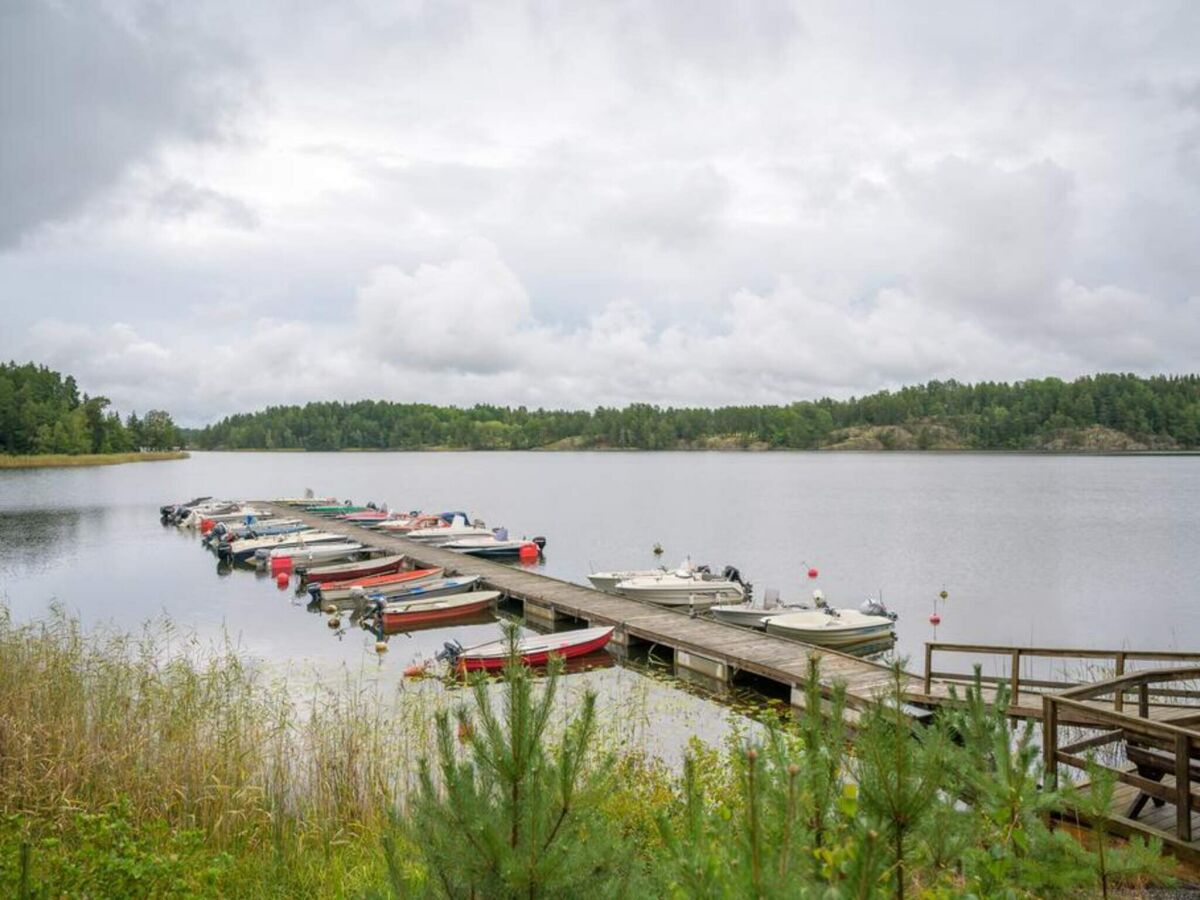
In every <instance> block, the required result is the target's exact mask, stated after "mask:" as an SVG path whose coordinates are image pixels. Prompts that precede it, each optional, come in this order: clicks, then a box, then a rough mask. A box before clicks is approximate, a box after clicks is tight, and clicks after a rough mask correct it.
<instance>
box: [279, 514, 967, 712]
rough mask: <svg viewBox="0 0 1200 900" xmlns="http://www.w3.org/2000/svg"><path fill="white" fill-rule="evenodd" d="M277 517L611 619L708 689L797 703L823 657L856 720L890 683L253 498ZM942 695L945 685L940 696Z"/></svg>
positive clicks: (537, 611) (831, 655)
mask: <svg viewBox="0 0 1200 900" xmlns="http://www.w3.org/2000/svg"><path fill="white" fill-rule="evenodd" d="M255 505H256V506H264V507H268V508H270V509H272V511H273V512H275V513H276V514H278V515H280V516H288V517H292V518H299V519H302V520H304V521H305V522H308V523H309V524H311V525H313V526H314V527H319V528H320V529H321V530H322V531H330V532H334V533H337V534H342V535H345V536H346V537H350V538H353V539H354V540H356V541H358V542H359V543H362V544H364V545H366V546H368V547H375V548H378V549H380V550H385V551H387V552H389V553H403V554H405V555H406V556H408V557H409V558H410V559H412V560H413V561H414V562H416V563H417V564H419V565H420V566H422V567H434V566H437V567H442V568H445V569H446V571H448V572H454V573H456V574H459V575H467V576H470V575H478V576H479V577H480V579H481V581H482V583H483V586H484V587H486V588H487V589H489V590H494V591H500V592H502V593H503V594H505V595H506V596H507V597H509V598H511V599H513V600H516V601H518V602H520V603H521V604H522V605H523V607H524V615H525V618H526V619H530V620H533V621H536V622H540V623H545V624H553V623H556V622H559V621H563V620H576V621H581V622H587V623H588V624H589V625H612V626H614V627H615V629H616V631H615V632H614V633H613V642H614V643H615V644H616V645H617V646H619V647H620V646H623V647H626V648H628V647H631V646H635V645H638V644H641V645H649V646H652V647H653V648H655V650H656V651H657V652H663V651H667V652H669V653H670V655H671V656H672V658H673V661H674V664H675V668H676V670H677V671H678V672H679V674H681V675H683V676H685V677H687V676H695V677H698V678H699V679H701V680H702V681H705V682H707V683H711V684H712V685H713V686H716V687H720V686H723V685H731V684H736V683H737V681H738V679H739V676H741V677H744V676H745V675H752V676H755V677H756V678H758V679H760V680H761V679H765V680H767V681H770V682H774V683H775V684H777V685H778V686H780V688H781V690H782V691H783V692H784V693H786V694H787V696H788V697H789V698H790V700H791V702H792V704H793V705H796V706H799V705H802V703H803V699H804V696H805V689H806V686H807V681H808V678H809V672H810V665H811V661H812V660H813V658H818V659H819V660H820V666H819V668H818V672H819V673H820V674H819V677H820V680H821V693H822V695H823V696H825V697H826V698H828V697H831V696H832V694H833V691H834V686H835V684H839V683H840V684H841V685H842V686H843V687H844V690H845V696H846V706H847V714H848V716H849V717H850V718H852V719H854V718H857V716H858V714H860V713H861V712H862V711H863V710H865V709H866V708H867V707H869V706H870V705H872V704H873V703H875V702H877V701H878V699H879V698H880V697H881V696H882V695H884V694H890V693H891V692H892V691H893V690H894V687H895V680H896V676H895V673H894V672H893V670H892V669H891V668H890V667H889V666H885V665H882V664H880V663H876V662H872V661H870V660H866V659H861V658H859V657H857V656H851V655H849V654H846V653H841V652H839V651H836V650H828V649H825V648H823V647H813V646H810V645H808V644H802V643H799V642H797V641H793V640H789V639H787V638H782V637H778V636H776V635H770V634H766V633H764V632H759V631H750V630H748V629H745V628H738V627H737V626H734V625H726V624H723V623H721V622H716V621H713V620H711V619H702V618H695V617H692V616H690V615H688V614H687V613H684V612H675V611H672V610H669V609H664V608H663V607H661V606H655V605H654V604H652V603H647V602H645V601H642V600H631V599H629V598H626V597H619V596H617V595H615V594H609V593H606V592H604V591H598V590H596V589H594V588H590V587H584V586H583V585H579V584H573V583H572V582H569V581H563V580H561V579H558V578H551V577H550V576H547V575H543V574H541V573H538V572H528V571H525V570H522V569H519V568H514V567H512V566H507V565H503V564H501V563H497V562H492V561H490V560H486V559H479V558H477V557H473V556H465V555H463V554H461V553H454V552H453V551H450V550H442V549H439V548H437V547H431V546H429V545H428V544H423V543H420V542H418V541H410V540H408V539H407V538H403V537H399V536H397V535H390V534H382V533H380V532H378V531H374V530H372V529H369V528H364V527H362V526H360V525H355V524H354V523H352V522H343V521H340V520H338V519H327V518H324V517H321V516H318V515H315V514H312V513H307V512H305V511H303V510H299V509H297V508H295V507H291V506H281V505H276V504H271V503H265V502H264V503H256V504H255ZM900 679H901V692H902V694H903V696H904V699H905V701H906V702H912V703H914V706H913V707H912V709H910V710H909V712H910V714H912V715H913V716H914V717H916V718H920V717H923V716H925V715H928V712H927V710H925V709H922V708H920V707H918V706H916V705H915V704H916V703H917V702H918V701H920V700H922V699H923V698H927V696H928V694H927V692H926V691H925V690H924V682H923V680H922V679H921V678H919V677H917V676H915V675H910V674H907V673H902V674H901V676H900ZM946 695H947V696H948V692H947V694H946Z"/></svg>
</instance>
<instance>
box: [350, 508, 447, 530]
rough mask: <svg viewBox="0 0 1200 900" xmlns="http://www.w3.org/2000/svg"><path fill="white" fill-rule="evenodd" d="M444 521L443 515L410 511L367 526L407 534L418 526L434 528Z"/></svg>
mask: <svg viewBox="0 0 1200 900" xmlns="http://www.w3.org/2000/svg"><path fill="white" fill-rule="evenodd" d="M440 521H442V518H441V516H433V515H428V514H422V513H416V512H414V513H408V514H407V515H401V516H397V517H396V518H394V519H384V520H382V521H379V522H369V523H367V526H366V527H367V528H374V529H375V530H377V531H388V532H399V533H401V534H407V533H408V532H410V531H415V530H416V529H418V528H434V527H436V526H437V524H438V523H439V522H440Z"/></svg>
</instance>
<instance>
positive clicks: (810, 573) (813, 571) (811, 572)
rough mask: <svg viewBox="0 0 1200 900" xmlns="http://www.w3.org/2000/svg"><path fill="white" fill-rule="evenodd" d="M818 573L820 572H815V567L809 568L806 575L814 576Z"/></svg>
mask: <svg viewBox="0 0 1200 900" xmlns="http://www.w3.org/2000/svg"><path fill="white" fill-rule="evenodd" d="M818 574H820V573H819V572H817V570H816V569H809V570H808V577H809V578H816V577H817V575H818Z"/></svg>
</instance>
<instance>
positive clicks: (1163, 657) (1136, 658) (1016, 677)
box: [924, 641, 1200, 712]
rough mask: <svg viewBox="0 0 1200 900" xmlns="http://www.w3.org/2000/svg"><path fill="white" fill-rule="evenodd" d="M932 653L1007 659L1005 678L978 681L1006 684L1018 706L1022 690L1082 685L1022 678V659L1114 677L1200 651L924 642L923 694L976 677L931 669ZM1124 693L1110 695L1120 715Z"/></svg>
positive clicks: (1188, 693)
mask: <svg viewBox="0 0 1200 900" xmlns="http://www.w3.org/2000/svg"><path fill="white" fill-rule="evenodd" d="M935 653H956V654H971V655H973V656H975V657H976V658H978V657H983V656H990V657H997V658H1000V659H1007V660H1008V666H1009V673H1008V675H1006V676H995V675H982V674H981V675H980V676H979V679H980V681H982V682H983V683H984V684H1003V683H1007V684H1008V686H1009V703H1010V705H1015V704H1016V703H1017V701H1018V700H1019V698H1020V694H1021V689H1022V688H1026V689H1029V688H1032V689H1034V690H1033V691H1032V692H1033V693H1045V692H1048V691H1054V692H1059V691H1068V690H1071V689H1072V688H1076V687H1079V686H1080V684H1081V682H1079V681H1064V680H1049V679H1044V678H1043V679H1038V678H1031V677H1022V675H1021V663H1022V661H1024V660H1030V659H1039V660H1050V659H1071V660H1078V661H1083V660H1098V661H1101V662H1102V663H1106V664H1107V665H1108V666H1110V667H1111V669H1112V672H1113V675H1114V676H1115V677H1117V678H1120V677H1121V676H1123V675H1125V674H1126V666H1127V664H1129V663H1132V662H1173V663H1185V662H1193V663H1194V662H1200V652H1198V653H1190V652H1182V651H1175V650H1092V649H1087V650H1084V649H1075V648H1066V647H1014V646H1007V645H998V644H956V643H950V642H947V641H927V642H926V643H925V680H924V690H925V694H926V695H929V694H930V693H931V691H932V689H933V682H934V680H935V679H938V680H941V681H957V682H971V681H974V679H975V677H976V676H975V673H974V672H950V671H938V670H936V669H934V667H933V657H934V654H935ZM1127 693H1129V691H1125V690H1116V691H1115V692H1114V693H1113V698H1112V703H1113V709H1114V710H1116V711H1117V712H1120V711H1121V710H1122V709H1123V708H1124V706H1125V700H1126V694H1127ZM1164 693H1166V694H1167V695H1169V696H1174V697H1177V698H1193V699H1195V698H1200V691H1195V690H1191V689H1188V688H1180V689H1176V690H1172V691H1169V692H1164Z"/></svg>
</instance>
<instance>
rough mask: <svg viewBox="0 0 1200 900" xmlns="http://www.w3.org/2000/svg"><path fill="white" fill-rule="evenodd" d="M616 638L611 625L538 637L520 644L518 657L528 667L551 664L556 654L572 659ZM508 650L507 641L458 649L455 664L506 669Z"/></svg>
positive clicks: (469, 669)
mask: <svg viewBox="0 0 1200 900" xmlns="http://www.w3.org/2000/svg"><path fill="white" fill-rule="evenodd" d="M612 635H613V627H612V626H611V625H608V626H604V627H600V628H581V629H579V630H577V631H560V632H558V633H557V634H535V635H533V636H532V637H527V638H521V640H519V641H517V648H516V649H517V655H518V656H519V657H520V659H521V662H522V663H524V664H525V665H527V666H542V665H545V664H546V663H548V662H549V661H550V657H551V656H552V655H553V656H561V657H562V658H563V659H572V658H574V657H576V656H585V655H586V654H588V653H595V652H596V651H597V650H601V649H603V648H604V645H605V644H607V643H608V641H609V639H610V638H611V637H612ZM508 651H509V642H508V641H506V640H499V641H492V642H490V643H487V644H479V645H478V646H475V647H467V648H465V649H458V650H456V651H455V658H454V664H455V665H456V666H457V667H458V668H459V669H460V670H462V671H467V672H477V671H479V670H480V669H488V670H496V669H502V668H504V664H505V663H506V662H507V661H508Z"/></svg>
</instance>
